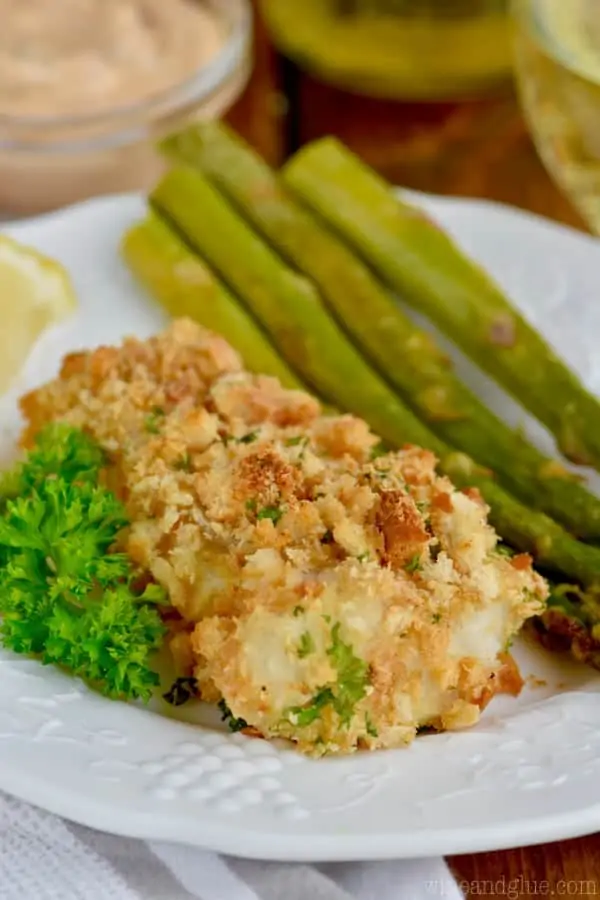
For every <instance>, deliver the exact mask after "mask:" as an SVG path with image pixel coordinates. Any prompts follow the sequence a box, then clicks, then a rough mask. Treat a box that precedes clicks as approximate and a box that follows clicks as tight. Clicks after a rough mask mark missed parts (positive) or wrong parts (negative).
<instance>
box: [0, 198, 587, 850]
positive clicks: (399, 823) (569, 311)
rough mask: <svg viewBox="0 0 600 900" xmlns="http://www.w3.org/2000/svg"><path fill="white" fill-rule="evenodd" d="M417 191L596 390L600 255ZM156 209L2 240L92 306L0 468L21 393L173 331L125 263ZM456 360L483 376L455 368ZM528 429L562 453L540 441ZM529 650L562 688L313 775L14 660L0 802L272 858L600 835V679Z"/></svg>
mask: <svg viewBox="0 0 600 900" xmlns="http://www.w3.org/2000/svg"><path fill="white" fill-rule="evenodd" d="M411 197H413V198H414V199H416V201H417V202H418V203H421V204H422V205H423V206H424V207H425V208H426V209H427V210H428V211H429V212H431V213H432V214H433V215H434V216H439V218H440V220H441V221H442V223H443V224H444V225H446V227H448V228H450V230H452V231H454V232H455V233H456V234H457V235H458V236H459V237H460V239H461V240H462V241H463V242H464V244H465V245H466V246H467V248H468V249H470V250H471V251H472V252H474V253H475V254H476V255H477V256H479V257H480V258H481V260H482V261H483V262H484V263H486V264H489V265H490V267H491V268H492V270H493V271H494V270H495V271H494V273H495V274H497V277H499V278H501V279H502V280H503V281H504V282H505V286H506V287H507V288H508V289H510V290H511V292H512V293H513V295H514V296H515V297H516V299H518V301H519V302H520V303H522V304H523V305H524V307H525V308H526V310H527V311H528V313H530V314H531V315H533V316H534V318H535V317H536V316H538V317H541V319H542V321H543V324H544V327H546V326H547V327H548V328H549V330H550V336H554V337H558V338H560V339H561V340H562V344H561V346H562V347H563V348H564V350H565V352H566V353H567V355H568V356H569V358H570V360H571V361H572V362H573V364H574V365H575V366H578V367H579V368H580V371H581V374H582V376H583V377H585V378H586V379H587V381H588V383H589V384H590V386H591V387H592V388H593V389H594V390H596V391H597V392H600V365H598V364H597V362H596V355H595V347H594V345H593V334H596V333H598V331H600V305H599V308H598V310H596V307H595V306H594V304H592V303H591V302H590V303H589V304H587V305H586V303H585V301H586V298H590V301H591V298H593V297H594V296H595V293H596V276H595V273H596V272H597V271H598V268H599V263H600V244H598V242H597V241H595V240H594V239H593V238H591V237H588V236H586V235H583V234H579V233H578V232H575V231H574V230H572V229H567V228H563V227H562V226H559V225H556V224H554V223H550V222H546V221H544V220H542V219H540V218H538V217H535V216H533V215H530V214H526V213H521V212H518V211H516V210H511V209H509V208H507V207H502V206H501V205H499V204H491V203H488V202H487V201H466V200H454V199H449V198H434V197H429V196H425V195H415V194H411ZM142 210H143V201H142V199H141V198H139V197H136V196H133V195H129V196H121V197H108V198H102V199H99V200H93V201H88V202H86V203H84V204H79V205H78V206H76V207H72V208H71V209H67V210H61V211H59V212H57V213H51V214H48V215H46V216H43V217H39V218H37V219H35V220H29V221H21V222H18V223H15V224H13V225H10V226H6V230H7V231H9V232H10V233H12V234H13V235H14V236H15V237H18V238H20V239H22V240H24V241H28V242H30V243H32V244H34V245H36V246H39V248H40V249H42V250H45V251H46V252H49V253H51V254H55V255H56V256H57V257H59V258H61V259H63V261H64V262H65V263H66V264H67V265H68V266H69V268H70V270H71V272H72V274H73V276H74V281H75V286H76V288H77V290H78V292H79V295H80V297H81V302H82V312H81V314H80V315H78V316H77V317H76V318H75V319H73V320H72V321H70V322H68V323H65V324H64V325H63V326H61V327H60V328H58V329H55V330H54V331H53V332H51V333H49V334H48V335H47V336H46V337H45V338H44V339H43V340H42V341H41V342H40V343H39V345H38V346H37V347H36V349H35V351H34V352H33V354H32V356H31V358H30V360H29V361H28V364H27V366H26V367H25V370H24V372H23V375H22V378H21V379H20V381H19V383H18V384H16V385H15V387H14V390H13V391H12V392H11V393H10V394H9V395H8V396H7V397H6V398H3V400H2V401H1V402H0V432H2V431H3V430H4V436H3V438H1V435H0V454H1V453H2V450H3V448H4V449H5V448H6V447H7V446H8V445H9V443H10V440H11V436H12V435H14V433H15V431H16V429H17V426H18V421H17V419H16V417H15V415H14V399H15V397H16V395H17V393H18V392H20V391H21V390H23V389H25V388H26V387H29V386H31V385H33V384H34V383H36V382H39V381H40V380H44V379H46V378H48V377H51V376H52V374H53V373H54V371H55V368H56V364H57V360H58V358H59V357H60V355H61V354H62V353H63V352H65V351H66V350H69V349H73V348H74V347H75V346H76V345H81V344H85V345H87V346H93V345H94V344H95V343H98V342H101V341H112V340H117V339H119V338H120V337H121V336H122V334H123V333H125V332H129V333H131V332H132V331H135V332H137V333H138V334H140V336H147V335H149V334H151V333H152V332H153V331H154V330H156V329H157V328H158V327H160V325H161V324H162V322H163V321H164V318H163V316H162V314H161V313H160V311H159V310H158V309H157V308H155V307H153V306H152V305H151V304H150V303H149V302H148V300H147V298H144V297H143V295H142V294H141V292H140V291H139V290H137V289H136V287H135V286H134V285H133V283H132V281H131V279H130V278H129V275H128V273H127V272H126V270H125V269H124V267H123V266H122V265H120V263H119V261H118V255H117V251H118V242H119V235H120V233H121V232H122V231H123V229H124V228H125V227H126V226H127V225H128V224H129V223H131V222H133V221H134V220H135V219H136V218H137V217H138V216H139V215H140V214H141V212H142ZM503 247H504V249H502V248H503ZM577 303H580V304H581V305H580V308H579V312H581V316H579V318H578V316H577V315H576V314H575V313H577V312H578V308H577ZM553 329H554V331H553ZM586 339H587V344H586ZM582 348H584V350H585V352H583V351H582ZM457 361H458V365H459V367H460V369H461V372H463V374H464V375H465V377H467V378H470V379H472V378H473V370H472V369H471V368H470V367H469V364H468V363H466V362H465V361H464V360H463V359H462V358H461V357H460V354H458V355H457ZM599 361H600V360H599ZM478 386H479V389H480V391H481V393H482V395H483V396H485V398H486V400H487V401H488V402H490V403H491V405H492V406H493V407H494V408H495V409H497V410H498V411H499V412H501V413H502V414H504V415H506V416H507V417H508V418H510V419H511V420H513V419H518V418H520V417H521V415H522V413H521V412H519V410H518V408H517V407H516V406H515V404H513V403H511V401H509V400H507V398H506V397H504V396H503V395H502V393H501V392H499V391H498V390H497V389H496V388H495V387H494V386H493V385H490V384H488V383H487V382H486V380H485V379H481V378H479V380H478ZM526 426H527V430H528V432H529V433H530V434H531V436H532V438H533V439H534V440H536V441H537V442H538V443H539V444H540V445H541V446H545V447H548V446H549V439H548V436H547V435H546V434H545V433H544V432H543V430H541V429H539V428H538V427H536V426H535V424H534V423H531V421H529V420H527V421H526ZM594 484H595V485H596V486H597V485H598V480H596V481H595V482H594ZM519 654H520V656H521V659H522V663H523V666H524V670H525V672H531V673H535V674H536V675H538V676H542V677H544V678H546V679H547V681H548V687H546V688H541V689H540V688H538V689H534V688H533V687H528V688H527V689H526V690H525V691H524V693H523V696H522V697H521V698H520V699H519V700H518V701H509V700H506V699H504V698H503V699H501V700H497V701H495V702H494V704H492V705H491V707H490V708H489V710H487V711H486V713H485V715H484V717H483V719H482V722H481V724H480V726H478V727H477V728H476V729H473V730H472V731H469V732H466V733H464V734H452V735H439V736H432V737H427V738H424V739H420V740H419V741H418V742H416V744H415V745H414V746H413V747H412V748H409V749H408V750H400V751H388V752H381V753H376V754H369V755H367V754H357V755H356V756H354V757H350V758H346V759H341V760H324V761H319V762H314V761H307V760H304V759H302V758H300V757H299V756H298V755H297V754H295V753H294V752H293V751H290V750H289V749H287V748H279V747H274V746H273V745H271V744H266V743H265V742H257V741H252V740H249V739H246V738H244V737H242V736H240V735H229V734H226V733H225V732H224V731H222V730H220V729H219V724H218V722H217V723H215V722H214V720H213V721H212V722H211V720H210V713H206V711H204V710H201V709H200V710H199V711H198V716H199V720H200V721H201V722H202V723H204V726H203V727H193V726H192V725H190V724H189V723H186V722H179V721H167V720H166V719H165V718H163V717H161V716H157V715H155V714H154V713H153V712H151V711H148V710H145V709H140V708H132V707H127V706H124V705H123V704H117V703H111V702H110V701H107V700H105V699H103V698H101V697H99V696H97V695H95V694H92V693H91V692H89V691H87V690H86V689H85V688H84V687H83V686H82V685H80V684H78V683H77V682H75V681H74V680H73V679H70V678H68V677H67V676H66V675H64V674H63V673H61V672H59V671H56V670H54V669H42V667H40V666H39V665H38V664H37V663H34V662H32V661H29V660H23V659H19V658H17V657H14V656H12V655H11V654H9V653H7V652H6V651H0V789H3V790H6V791H8V792H10V793H13V794H15V795H16V796H19V797H20V798H22V799H24V800H26V801H29V802H31V803H34V804H37V805H39V806H43V807H45V808H46V809H48V810H50V811H51V812H54V813H57V814H59V815H63V816H65V817H66V818H69V819H72V820H75V821H78V822H81V823H83V824H86V825H88V826H90V827H93V828H98V829H101V830H106V831H110V832H113V833H117V834H122V835H127V836H132V837H140V838H146V839H156V840H167V841H176V842H182V843H191V844H195V845H198V846H202V847H205V848H210V849H214V850H219V851H222V852H226V853H230V854H235V855H240V856H248V857H257V858H262V859H284V860H301V861H335V860H348V859H378V858H390V857H395V858H399V857H416V856H429V855H433V854H441V853H444V854H450V853H461V852H476V851H483V850H491V849H499V848H504V847H509V846H515V845H521V846H523V845H526V844H532V843H538V842H542V841H548V840H556V839H559V838H566V837H575V836H579V835H582V834H586V833H590V832H592V831H595V830H597V829H598V828H600V779H598V778H597V777H596V776H597V773H598V770H599V769H600V728H598V727H597V726H596V724H595V723H596V722H600V715H599V713H600V685H599V684H598V683H597V679H596V676H595V675H594V673H591V672H590V671H588V670H584V669H581V668H578V667H576V666H574V665H572V664H569V663H566V662H562V661H560V660H558V659H555V658H553V659H550V657H549V656H547V655H545V654H542V653H541V651H540V650H539V649H538V648H532V647H527V646H526V645H524V644H521V646H520V647H519ZM598 680H600V679H598ZM559 682H561V683H562V684H563V687H562V688H561V689H560V690H559V689H558V688H557V685H558V683H559ZM161 711H163V712H165V713H167V712H168V711H167V710H166V709H161ZM171 714H172V713H171ZM186 715H187V714H186ZM213 715H214V714H213ZM440 762H443V765H440ZM367 821H369V822H370V824H368V825H367V824H365V823H366V822H367Z"/></svg>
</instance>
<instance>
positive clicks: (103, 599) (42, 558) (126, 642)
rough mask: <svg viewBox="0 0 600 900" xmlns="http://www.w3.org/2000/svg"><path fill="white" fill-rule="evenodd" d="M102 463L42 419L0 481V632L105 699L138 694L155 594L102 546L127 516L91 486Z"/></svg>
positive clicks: (151, 639)
mask: <svg viewBox="0 0 600 900" xmlns="http://www.w3.org/2000/svg"><path fill="white" fill-rule="evenodd" d="M103 464H104V458H103V453H102V451H101V449H100V448H99V447H98V446H97V445H96V444H95V443H94V442H93V441H92V440H91V439H90V438H89V437H87V436H86V435H85V434H84V433H83V432H81V431H79V430H77V429H74V428H70V427H68V426H66V425H51V426H49V427H48V428H46V429H45V430H44V431H43V432H42V433H41V434H40V436H39V437H38V439H37V441H36V443H35V446H34V448H33V449H32V450H31V452H30V453H29V454H28V456H27V457H26V459H25V460H24V461H23V462H22V463H20V464H19V465H18V466H16V467H15V468H14V469H13V470H11V471H10V472H8V473H5V475H4V476H3V478H2V479H1V480H0V492H1V494H2V496H3V501H2V507H1V515H0V615H1V616H2V621H1V623H0V639H1V640H2V643H3V644H4V646H5V647H8V648H10V649H11V650H14V651H15V652H17V653H28V654H34V655H36V656H38V657H39V658H40V659H41V661H42V662H43V663H55V664H57V665H60V666H62V667H63V668H65V669H67V670H69V671H70V672H72V673H73V674H75V675H78V676H79V677H81V678H82V679H83V680H85V681H86V682H88V683H89V684H91V685H92V686H93V687H95V688H97V689H99V690H101V691H102V692H103V693H105V694H107V695H108V696H111V697H119V698H123V699H135V698H138V697H139V698H142V699H145V700H146V699H148V698H149V697H150V695H151V693H152V689H153V688H154V686H155V685H157V684H158V681H159V679H158V675H157V674H156V673H155V672H154V671H153V670H152V669H151V668H150V657H151V655H152V653H153V651H154V650H156V649H157V648H158V647H159V646H160V644H161V641H162V637H163V635H164V626H163V624H162V621H161V618H160V615H159V613H158V611H157V608H156V607H157V605H158V604H160V603H163V602H165V595H164V592H163V590H162V589H161V588H159V587H158V586H157V585H149V586H148V587H147V588H146V589H145V590H144V591H143V592H140V591H136V589H135V587H134V574H135V573H134V572H133V569H132V567H131V563H130V562H129V560H128V558H127V557H126V556H125V555H124V554H120V553H113V552H111V548H112V547H113V545H114V543H115V540H116V538H117V535H118V533H119V531H121V529H122V528H123V527H124V526H125V525H126V524H127V517H126V513H125V508H124V506H123V505H122V503H121V502H120V501H119V500H118V499H117V498H116V497H115V496H114V494H112V493H111V492H110V491H109V490H107V489H106V488H104V487H102V486H99V485H98V479H99V474H100V470H101V468H102V466H103Z"/></svg>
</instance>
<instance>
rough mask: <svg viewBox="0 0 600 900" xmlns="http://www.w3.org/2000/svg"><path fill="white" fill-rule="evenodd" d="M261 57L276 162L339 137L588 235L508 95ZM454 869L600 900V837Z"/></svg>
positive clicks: (404, 169)
mask: <svg viewBox="0 0 600 900" xmlns="http://www.w3.org/2000/svg"><path fill="white" fill-rule="evenodd" d="M255 52H256V60H255V69H254V74H253V77H252V80H251V82H250V84H249V86H248V88H247V90H246V92H245V94H244V96H243V97H242V98H241V99H240V101H239V102H238V103H237V104H236V106H235V108H234V109H233V110H232V111H231V113H230V115H229V116H228V119H229V121H230V123H231V124H232V125H233V126H234V127H235V128H237V129H238V131H240V132H241V133H242V134H243V135H244V136H245V137H246V138H247V139H248V140H249V141H250V142H251V143H252V144H253V145H254V146H255V147H256V148H257V150H259V151H260V152H261V153H262V154H263V156H264V157H265V158H266V159H267V160H268V161H269V162H270V163H272V164H279V163H280V162H281V161H282V160H284V159H285V158H286V156H287V155H288V154H289V153H291V152H293V151H294V150H295V149H296V147H298V146H299V145H300V144H302V143H304V142H306V141H308V140H311V139H312V138H316V137H319V136H321V135H324V134H335V135H337V136H338V137H339V138H341V139H342V140H344V141H345V142H346V143H347V144H348V145H349V146H350V147H351V148H352V149H354V150H355V151H356V152H357V153H359V154H360V155H361V156H362V157H363V158H364V159H365V160H366V161H367V162H369V163H370V164H371V165H373V166H374V167H375V168H377V169H378V170H379V171H380V172H381V173H382V174H383V175H384V176H385V177H386V178H389V179H390V180H392V181H393V182H394V183H395V184H399V185H404V186H406V187H411V188H416V189H420V190H424V191H430V192H432V193H439V194H452V195H457V196H468V197H485V198H489V199H493V200H499V201H503V202H505V203H510V204H513V205H515V206H520V207H523V208H525V209H529V210H532V211H533V212H536V213H539V214H541V215H545V216H549V217H551V218H553V219H555V220H558V221H560V222H564V223H567V224H569V225H571V226H574V227H576V228H581V229H584V228H585V226H584V225H583V222H582V221H581V219H580V218H579V216H578V215H577V213H576V212H575V211H574V210H573V208H572V207H571V205H570V204H569V202H568V201H567V200H566V199H565V198H564V197H563V196H562V195H561V194H560V192H559V191H558V190H557V189H556V188H555V187H554V185H553V184H552V182H551V180H550V178H549V177H548V175H547V174H546V172H545V171H544V169H543V167H542V165H541V163H540V162H539V160H538V158H537V155H536V152H535V150H534V148H533V146H532V143H531V141H530V139H529V137H528V135H527V131H526V129H525V126H524V123H523V120H522V117H521V115H520V112H519V109H518V105H517V103H516V100H515V98H514V96H513V95H512V93H511V91H510V89H507V91H506V92H505V93H504V95H502V96H496V97H494V98H492V99H486V100H481V101H478V102H469V103H462V104H455V105H448V104H422V105H421V104H405V103H403V104H400V103H393V102H387V101H386V102H383V101H377V100H371V99H367V98H363V97H358V96H355V95H351V94H346V93H344V92H342V91H339V90H337V89H335V88H332V87H328V86H326V85H323V84H319V83H318V82H317V81H315V80H314V79H313V78H311V77H309V76H308V75H305V74H302V73H300V72H298V71H297V70H296V69H295V68H294V67H293V66H292V65H290V64H289V63H287V62H286V61H285V60H282V59H281V58H280V57H279V56H278V54H277V53H276V52H275V50H274V49H273V47H272V46H271V44H270V42H269V39H268V36H267V34H266V32H265V29H264V27H263V26H262V23H261V22H260V21H257V23H256V50H255ZM449 863H450V866H451V868H452V869H453V871H454V873H455V875H456V876H457V878H458V879H459V882H460V883H461V884H462V886H463V888H464V889H465V895H466V896H468V897H480V896H497V897H501V896H505V897H508V898H510V900H521V898H528V897H540V896H569V897H584V898H585V897H594V896H600V838H599V837H598V836H593V837H588V838H582V839H580V840H572V841H562V842H560V843H555V844H546V845H543V846H538V847H531V848H526V849H517V850H510V851H505V852H499V853H482V854H477V855H470V856H456V857H453V858H452V859H450V860H449ZM433 896H434V894H432V897H433ZM439 896H440V897H441V896H442V892H441V890H440V894H439Z"/></svg>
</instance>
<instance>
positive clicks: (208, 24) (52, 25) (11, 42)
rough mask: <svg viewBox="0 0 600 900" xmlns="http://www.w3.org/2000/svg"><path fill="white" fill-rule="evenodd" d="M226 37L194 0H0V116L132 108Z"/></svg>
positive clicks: (179, 77) (185, 73) (207, 56)
mask: <svg viewBox="0 0 600 900" xmlns="http://www.w3.org/2000/svg"><path fill="white" fill-rule="evenodd" d="M225 40H226V34H225V32H224V27H223V22H222V21H220V19H219V18H218V17H217V16H216V15H215V13H214V11H211V9H210V8H209V7H208V6H206V5H204V4H203V3H202V2H201V0H0V115H9V116H15V117H28V116H32V117H38V116H50V117H53V118H55V117H61V116H65V117H67V116H80V115H94V114H98V113H103V112H109V111H115V110H117V109H119V108H120V107H126V106H131V105H132V104H135V103H138V102H140V101H144V100H148V99H150V98H151V97H152V96H153V95H156V94H160V93H162V92H164V91H167V90H168V89H169V88H174V87H176V86H177V85H178V84H180V83H182V82H184V81H185V80H187V79H188V78H191V77H192V76H193V74H194V73H195V72H196V71H197V70H198V69H199V68H200V67H201V66H203V65H205V64H206V63H208V62H209V61H210V60H211V59H212V58H213V57H214V56H215V55H216V54H217V53H218V51H219V50H220V48H221V47H222V45H223V43H224V41H225Z"/></svg>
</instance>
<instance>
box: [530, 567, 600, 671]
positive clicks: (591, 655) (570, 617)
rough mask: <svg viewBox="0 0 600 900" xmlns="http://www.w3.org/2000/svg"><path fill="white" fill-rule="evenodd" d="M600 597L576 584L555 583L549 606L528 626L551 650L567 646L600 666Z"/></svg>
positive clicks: (581, 657) (567, 648) (579, 655)
mask: <svg viewBox="0 0 600 900" xmlns="http://www.w3.org/2000/svg"><path fill="white" fill-rule="evenodd" d="M599 622H600V598H599V596H598V592H597V591H594V590H592V591H588V592H585V591H582V590H581V589H580V588H578V587H577V586H576V585H568V584H561V585H554V586H553V587H552V589H551V592H550V597H549V598H548V605H547V608H546V609H545V610H544V612H543V613H542V615H541V616H539V617H536V618H535V619H533V620H532V621H531V622H530V623H528V627H529V630H530V631H533V633H534V635H535V636H536V637H537V639H538V640H539V641H540V643H541V644H542V645H543V646H544V647H546V648H547V649H548V650H552V651H561V650H562V651H566V650H568V651H569V652H570V653H571V654H572V655H573V656H574V657H575V659H577V660H579V662H583V663H586V664H587V665H590V666H594V667H595V668H596V669H600V625H599V624H598V623H599Z"/></svg>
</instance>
